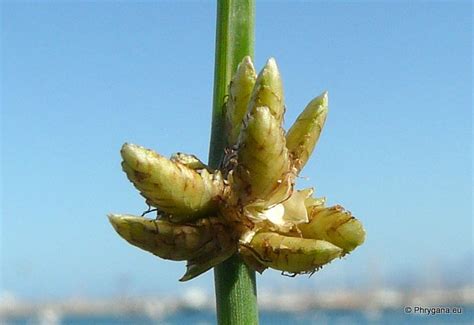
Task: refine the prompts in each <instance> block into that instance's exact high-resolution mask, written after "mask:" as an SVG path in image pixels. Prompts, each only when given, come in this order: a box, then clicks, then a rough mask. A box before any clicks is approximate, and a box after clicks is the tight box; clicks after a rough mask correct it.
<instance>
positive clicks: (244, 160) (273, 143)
mask: <svg viewBox="0 0 474 325" xmlns="http://www.w3.org/2000/svg"><path fill="white" fill-rule="evenodd" d="M238 143H239V144H238V152H237V157H238V158H237V159H238V164H237V166H236V169H235V174H233V179H234V181H235V187H236V189H235V192H236V193H238V194H239V197H240V199H241V202H242V204H246V203H249V202H252V201H254V200H256V199H259V200H263V201H269V199H270V198H272V199H274V195H273V194H274V193H275V192H280V193H281V194H280V195H279V196H280V198H278V200H280V201H281V200H284V199H285V198H288V192H289V190H290V187H291V185H292V184H291V182H289V181H288V179H289V177H290V173H291V166H290V160H289V157H288V150H287V149H286V145H285V135H284V133H283V129H282V128H281V127H280V122H279V121H278V120H276V119H275V118H274V117H273V115H272V114H271V112H270V109H269V108H268V107H257V108H255V109H253V110H252V111H251V112H250V113H249V114H248V115H247V117H246V120H245V127H244V129H243V130H242V132H241V134H240V137H239V142H238ZM280 187H284V188H285V190H284V191H279V188H280ZM278 200H277V201H278Z"/></svg>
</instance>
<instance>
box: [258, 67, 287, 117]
mask: <svg viewBox="0 0 474 325" xmlns="http://www.w3.org/2000/svg"><path fill="white" fill-rule="evenodd" d="M262 106H266V107H268V108H269V110H270V113H271V114H272V115H273V117H274V118H275V120H277V121H278V122H279V123H280V124H281V122H282V121H283V114H284V113H285V99H284V95H283V84H282V81H281V76H280V71H278V66H277V64H276V62H275V59H274V58H270V59H269V60H268V61H267V63H266V64H265V67H263V69H262V71H260V73H259V74H258V77H257V81H256V83H255V87H254V88H253V92H252V96H251V98H250V102H249V110H252V109H255V108H257V107H262Z"/></svg>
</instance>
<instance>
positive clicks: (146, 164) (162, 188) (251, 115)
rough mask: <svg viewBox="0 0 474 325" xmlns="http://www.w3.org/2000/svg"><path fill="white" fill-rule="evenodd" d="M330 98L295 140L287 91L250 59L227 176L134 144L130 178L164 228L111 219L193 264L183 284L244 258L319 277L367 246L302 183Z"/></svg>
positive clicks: (238, 82) (309, 114) (335, 209)
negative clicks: (286, 123) (298, 183)
mask: <svg viewBox="0 0 474 325" xmlns="http://www.w3.org/2000/svg"><path fill="white" fill-rule="evenodd" d="M327 106H328V98H327V93H323V94H322V95H320V96H318V97H316V98H315V99H313V100H312V101H311V102H310V103H309V104H308V105H307V106H306V108H305V109H304V111H303V112H302V113H301V114H300V116H299V117H298V118H297V120H296V121H295V123H294V124H293V126H292V127H291V128H290V129H289V130H288V132H286V133H285V131H284V129H283V127H282V123H283V115H284V113H285V105H284V98H283V87H282V81H281V78H280V73H279V72H278V68H277V65H276V63H275V61H274V60H273V59H269V60H268V62H267V64H266V65H265V67H264V68H263V69H262V71H261V72H260V73H259V75H258V76H257V74H256V72H255V69H254V67H253V64H252V62H251V60H250V58H249V57H245V58H244V60H243V61H242V62H241V63H240V65H239V66H238V68H237V71H236V73H235V74H234V76H233V78H232V80H231V83H230V85H229V89H228V100H227V102H226V107H225V121H226V127H225V129H226V134H225V136H226V137H227V139H226V140H227V148H226V150H225V153H224V158H223V160H222V163H221V166H220V168H219V169H217V170H213V169H211V168H210V167H209V166H207V165H206V164H204V163H203V162H201V161H200V160H199V159H197V158H196V157H195V156H193V155H188V154H183V153H177V154H174V155H173V156H172V157H171V158H170V159H168V158H165V157H163V156H161V155H159V154H158V153H156V152H154V151H152V150H149V149H145V148H143V147H140V146H137V145H133V144H124V145H123V147H122V150H121V155H122V158H123V162H122V168H123V171H124V172H125V173H126V174H127V177H128V179H129V180H130V181H131V182H132V183H133V185H134V186H135V187H136V188H137V189H138V190H139V191H140V194H141V195H142V196H143V197H144V198H145V200H146V203H147V204H148V205H149V206H152V207H155V208H156V210H157V218H156V219H147V218H144V217H141V216H133V215H121V214H111V215H109V219H110V222H111V223H112V225H113V226H114V228H115V230H116V231H117V232H118V234H119V235H120V236H122V237H123V238H124V239H125V240H127V241H128V242H129V243H131V244H132V245H135V246H137V247H140V248H142V249H144V250H146V251H148V252H151V253H153V254H155V255H157V256H159V257H162V258H165V259H170V260H177V261H180V260H186V261H187V270H186V273H185V275H184V276H183V277H182V278H181V281H186V280H189V279H192V278H194V277H196V276H198V275H200V274H202V273H203V272H205V271H207V270H209V269H210V268H212V267H214V266H215V265H217V264H219V263H221V262H223V261H224V260H226V259H227V258H229V257H230V256H232V255H233V254H235V253H238V254H240V256H241V257H242V259H243V260H244V261H245V262H246V263H247V264H248V265H249V266H250V267H252V268H254V269H255V270H257V271H259V272H263V271H264V270H265V269H266V268H268V267H270V268H274V269H277V270H281V271H283V272H287V273H293V274H299V273H313V272H315V271H316V270H318V269H319V268H320V267H322V266H323V265H324V264H327V263H329V262H330V261H332V260H333V259H335V258H337V257H342V256H344V255H345V254H347V253H349V252H350V251H352V250H353V249H355V248H356V247H357V246H359V245H361V244H362V243H363V242H364V238H365V231H364V229H363V227H362V224H361V223H360V222H359V221H358V220H357V219H355V218H354V217H353V216H352V215H351V214H350V213H349V212H348V211H346V210H344V208H342V207H341V206H338V205H337V206H332V207H326V206H325V199H324V198H314V197H313V196H312V195H313V189H304V190H296V189H295V180H296V178H297V176H298V174H299V172H300V171H301V169H302V168H303V167H304V165H305V164H306V162H307V161H308V159H309V157H310V155H311V153H312V152H313V150H314V148H315V146H316V143H317V141H318V139H319V136H320V133H321V130H322V127H323V125H324V122H325V119H326V114H327Z"/></svg>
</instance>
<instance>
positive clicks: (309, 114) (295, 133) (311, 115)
mask: <svg viewBox="0 0 474 325" xmlns="http://www.w3.org/2000/svg"><path fill="white" fill-rule="evenodd" d="M327 112H328V93H327V92H324V93H323V94H322V95H320V96H318V97H316V98H315V99H313V100H312V101H311V102H310V103H309V104H308V105H307V106H306V108H305V109H304V111H303V112H302V113H301V114H300V115H299V116H298V118H297V119H296V121H295V123H294V124H293V125H292V126H291V128H290V130H289V131H288V134H287V135H286V145H287V147H288V150H289V152H290V155H291V157H292V161H293V164H294V166H295V168H296V169H297V171H298V172H299V171H300V170H301V169H303V167H304V165H306V162H307V161H308V159H309V157H310V156H311V153H312V152H313V150H314V148H315V146H316V144H317V142H318V139H319V135H320V134H321V130H322V129H323V126H324V122H325V121H326V115H327Z"/></svg>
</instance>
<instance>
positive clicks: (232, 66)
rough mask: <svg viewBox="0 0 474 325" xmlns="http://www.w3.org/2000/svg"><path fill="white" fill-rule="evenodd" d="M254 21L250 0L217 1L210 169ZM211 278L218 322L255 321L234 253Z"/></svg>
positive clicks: (250, 283)
mask: <svg viewBox="0 0 474 325" xmlns="http://www.w3.org/2000/svg"><path fill="white" fill-rule="evenodd" d="M254 21H255V1H254V0H218V2H217V26H216V58H215V60H216V61H215V70H214V101H213V110H212V131H211V144H210V149H209V165H210V166H211V167H213V168H217V167H218V166H219V164H220V162H221V160H222V156H223V153H224V148H225V146H226V140H225V138H226V137H225V136H224V131H225V130H224V114H223V113H224V112H223V109H224V104H225V98H226V95H227V87H228V85H229V82H230V79H231V77H232V74H233V73H234V72H235V70H236V68H237V65H238V64H239V63H240V61H242V59H243V57H244V56H246V55H250V56H253V50H254ZM214 280H215V287H216V304H217V319H218V322H219V324H221V325H223V324H225V325H227V324H231V325H234V324H245V325H251V324H258V310H257V289H256V284H255V272H254V271H253V270H251V269H250V268H249V267H247V265H246V264H244V263H243V262H242V261H241V259H240V258H239V257H238V256H237V255H236V256H233V257H231V258H230V259H228V260H227V261H225V262H224V263H222V264H220V265H218V266H216V267H215V269H214Z"/></svg>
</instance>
